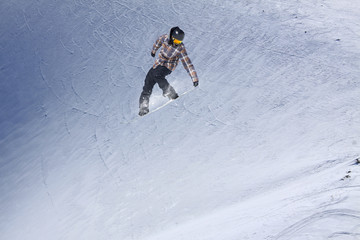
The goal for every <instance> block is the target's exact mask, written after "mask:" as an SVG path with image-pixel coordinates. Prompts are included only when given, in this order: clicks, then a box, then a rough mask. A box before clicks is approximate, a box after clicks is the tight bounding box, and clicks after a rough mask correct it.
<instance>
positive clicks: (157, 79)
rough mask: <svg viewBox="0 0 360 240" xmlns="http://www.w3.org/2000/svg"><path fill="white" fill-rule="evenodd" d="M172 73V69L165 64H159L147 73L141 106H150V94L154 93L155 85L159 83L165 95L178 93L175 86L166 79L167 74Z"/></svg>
mask: <svg viewBox="0 0 360 240" xmlns="http://www.w3.org/2000/svg"><path fill="white" fill-rule="evenodd" d="M169 74H171V71H170V70H169V69H168V68H166V67H164V66H157V67H156V68H155V69H154V68H151V69H150V70H149V72H148V73H147V75H146V78H145V83H144V87H143V91H142V93H141V95H140V99H139V107H140V108H142V107H145V108H148V107H149V100H150V95H151V93H152V90H153V87H154V85H155V84H156V83H157V84H158V85H159V87H160V88H161V89H162V90H163V95H164V96H168V95H169V94H170V95H171V94H176V92H175V90H174V88H173V87H171V86H170V84H169V82H168V81H167V80H166V78H165V77H166V76H167V75H169Z"/></svg>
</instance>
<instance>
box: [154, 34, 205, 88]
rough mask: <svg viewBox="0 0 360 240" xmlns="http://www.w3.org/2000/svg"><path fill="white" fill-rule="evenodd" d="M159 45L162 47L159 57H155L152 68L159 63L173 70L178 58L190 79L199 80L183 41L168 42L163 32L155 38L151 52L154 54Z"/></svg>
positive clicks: (167, 37)
mask: <svg viewBox="0 0 360 240" xmlns="http://www.w3.org/2000/svg"><path fill="white" fill-rule="evenodd" d="M161 46H162V48H161V51H160V53H159V57H158V58H157V59H156V61H155V64H154V66H153V68H156V67H157V66H159V65H161V66H164V67H166V68H168V69H169V70H170V71H174V70H175V68H176V66H177V65H178V63H179V59H180V60H181V62H182V64H183V65H184V68H185V70H186V71H187V72H188V73H189V75H190V77H191V79H192V81H193V82H197V81H199V79H198V76H197V73H196V71H195V68H194V65H193V64H192V63H191V61H190V58H189V56H188V55H187V52H186V49H185V45H184V44H183V43H181V44H180V45H178V46H173V45H171V44H169V36H168V35H167V34H164V35H162V36H160V37H159V38H158V39H157V40H156V42H155V44H154V46H153V49H152V51H151V52H152V53H153V54H155V53H156V51H157V50H158V49H159V48H160V47H161Z"/></svg>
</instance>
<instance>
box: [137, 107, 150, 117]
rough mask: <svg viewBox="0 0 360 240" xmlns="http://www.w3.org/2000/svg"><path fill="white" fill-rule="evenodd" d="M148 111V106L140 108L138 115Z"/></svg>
mask: <svg viewBox="0 0 360 240" xmlns="http://www.w3.org/2000/svg"><path fill="white" fill-rule="evenodd" d="M148 113H149V108H140V110H139V116H144V115H146V114H148Z"/></svg>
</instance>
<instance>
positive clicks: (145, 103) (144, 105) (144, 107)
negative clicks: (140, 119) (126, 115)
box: [139, 97, 149, 116]
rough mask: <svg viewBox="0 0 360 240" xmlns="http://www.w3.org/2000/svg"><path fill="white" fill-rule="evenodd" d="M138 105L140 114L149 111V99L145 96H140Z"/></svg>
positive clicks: (142, 114)
mask: <svg viewBox="0 0 360 240" xmlns="http://www.w3.org/2000/svg"><path fill="white" fill-rule="evenodd" d="M139 107H140V110H139V115H140V116H144V115H145V114H147V113H149V99H148V98H147V97H141V98H140V105H139Z"/></svg>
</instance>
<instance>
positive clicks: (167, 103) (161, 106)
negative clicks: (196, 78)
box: [139, 88, 195, 118]
mask: <svg viewBox="0 0 360 240" xmlns="http://www.w3.org/2000/svg"><path fill="white" fill-rule="evenodd" d="M194 89H195V88H193V89H190V90H188V91H186V92H183V93H181V94H179V96H178V97H177V98H176V99H179V98H180V97H181V96H184V95H185V94H187V93H189V92H191V91H193V90H194ZM176 99H170V100H169V101H167V102H166V103H164V104H162V105H160V106H158V107H157V108H155V109H153V110H150V111H149V112H148V113H146V114H144V115H142V116H139V117H140V118H143V117H145V116H148V115H150V114H152V113H154V112H156V111H159V110H160V109H162V108H163V107H165V106H166V105H169V104H170V103H171V102H173V101H175V100H176Z"/></svg>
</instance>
